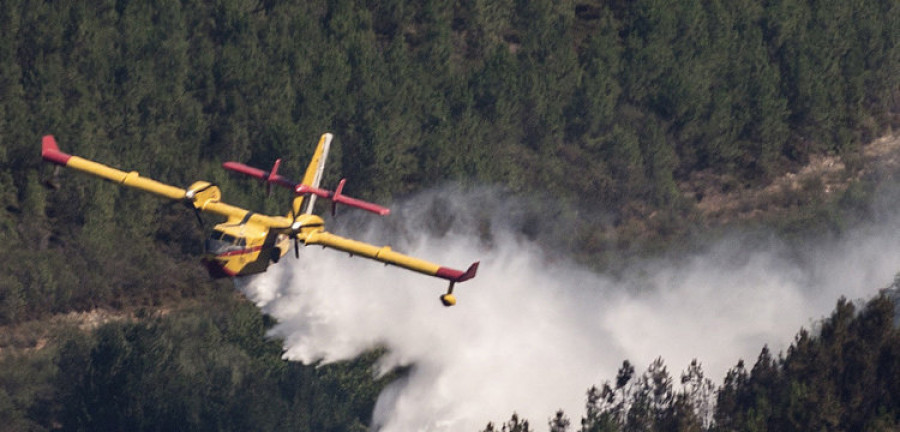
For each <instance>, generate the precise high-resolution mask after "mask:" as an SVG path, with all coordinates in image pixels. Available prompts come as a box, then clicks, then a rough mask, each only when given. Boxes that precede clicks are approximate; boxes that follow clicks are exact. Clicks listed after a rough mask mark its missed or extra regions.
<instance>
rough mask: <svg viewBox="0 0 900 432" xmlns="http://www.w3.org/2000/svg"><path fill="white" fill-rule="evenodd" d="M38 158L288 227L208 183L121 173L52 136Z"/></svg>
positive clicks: (285, 220) (196, 206) (288, 221)
mask: <svg viewBox="0 0 900 432" xmlns="http://www.w3.org/2000/svg"><path fill="white" fill-rule="evenodd" d="M41 157H43V158H44V160H45V161H47V162H51V163H54V164H56V165H59V166H63V167H66V168H72V169H75V170H78V171H82V172H85V173H88V174H91V175H93V176H96V177H100V178H103V179H106V180H109V181H111V182H113V183H118V184H121V185H122V186H127V187H131V188H135V189H139V190H142V191H145V192H149V193H152V194H154V195H157V196H161V197H163V198H168V199H171V200H175V201H182V202H184V203H185V204H188V205H190V206H191V207H193V208H194V209H196V210H197V211H202V212H206V213H212V214H217V215H220V216H225V217H227V218H228V219H237V220H242V221H245V222H255V223H259V224H262V225H265V226H269V227H273V228H282V229H284V228H289V227H290V225H291V222H292V221H291V219H288V218H285V217H280V216H278V217H273V216H266V215H262V214H258V213H253V212H251V211H249V210H247V209H244V208H240V207H236V206H233V205H230V204H226V203H223V202H222V201H220V200H221V196H222V195H221V192H220V191H219V188H218V187H217V186H215V185H213V184H211V183H208V182H196V183H194V184H193V185H191V186H190V187H188V188H187V189H182V188H179V187H176V186H170V185H167V184H165V183H160V182H158V181H156V180H153V179H149V178H147V177H141V175H140V174H139V173H138V172H137V171H130V172H125V171H121V170H118V169H115V168H111V167H108V166H106V165H103V164H100V163H97V162H93V161H90V160H87V159H84V158H81V157H78V156H72V155H69V154H66V153H63V152H62V151H60V150H59V146H58V145H57V144H56V139H55V138H54V137H53V135H45V136H44V138H43V140H42V143H41Z"/></svg>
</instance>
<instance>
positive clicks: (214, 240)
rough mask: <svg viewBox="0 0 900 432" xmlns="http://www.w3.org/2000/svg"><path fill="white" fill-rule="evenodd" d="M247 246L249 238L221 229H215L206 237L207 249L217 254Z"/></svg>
mask: <svg viewBox="0 0 900 432" xmlns="http://www.w3.org/2000/svg"><path fill="white" fill-rule="evenodd" d="M246 246H247V239H245V238H243V237H235V236H233V235H231V234H226V233H223V232H219V231H213V232H212V234H210V236H209V238H208V239H206V251H207V252H209V253H212V254H216V255H218V254H222V253H226V252H231V251H236V250H241V249H243V248H244V247H246Z"/></svg>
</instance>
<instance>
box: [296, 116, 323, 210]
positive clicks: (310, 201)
mask: <svg viewBox="0 0 900 432" xmlns="http://www.w3.org/2000/svg"><path fill="white" fill-rule="evenodd" d="M332 138H333V135H331V134H330V133H325V134H322V137H321V138H319V145H318V146H317V147H316V152H315V153H313V157H312V159H311V160H310V161H309V167H307V168H306V174H305V175H304V176H303V181H302V182H301V183H300V184H301V185H305V186H308V187H312V188H314V189H318V188H319V184H320V183H322V173H323V172H324V171H325V160H326V159H328V149H329V148H331V139H332ZM315 204H316V195H315V194H308V195H306V196H302V195H298V196H297V197H295V198H294V202H293V208H292V210H293V211H292V214H295V215H297V214H300V213H301V212H302V213H306V214H312V212H313V206H315Z"/></svg>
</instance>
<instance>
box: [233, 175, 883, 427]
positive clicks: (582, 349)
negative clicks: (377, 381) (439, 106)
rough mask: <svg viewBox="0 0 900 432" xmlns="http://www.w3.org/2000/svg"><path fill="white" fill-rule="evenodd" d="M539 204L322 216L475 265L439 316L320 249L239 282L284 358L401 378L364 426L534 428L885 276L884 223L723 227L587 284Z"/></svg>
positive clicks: (404, 291) (490, 195) (490, 193)
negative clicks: (630, 381)
mask: <svg viewBox="0 0 900 432" xmlns="http://www.w3.org/2000/svg"><path fill="white" fill-rule="evenodd" d="M544 202H545V204H547V205H548V207H546V208H544V209H539V210H540V211H537V212H535V211H534V206H532V205H528V206H526V205H523V204H522V202H521V201H519V200H515V199H510V198H507V195H505V194H502V193H500V192H498V191H496V190H492V189H479V190H475V191H466V192H463V191H460V190H456V189H446V188H444V189H439V190H433V191H430V192H426V193H422V194H419V195H417V196H414V197H411V198H409V199H407V200H405V201H404V202H402V203H400V204H399V205H395V208H394V210H395V211H394V214H393V215H392V216H390V217H389V218H388V219H385V220H374V219H371V218H363V217H360V216H358V215H356V214H349V213H346V212H345V215H342V216H339V218H338V220H337V221H332V223H331V228H332V230H333V231H334V232H336V233H338V234H342V235H348V236H352V237H356V238H361V239H363V240H367V241H369V242H373V243H376V244H391V245H392V246H393V247H394V249H395V250H399V251H402V252H405V253H409V254H412V255H414V256H418V257H423V258H427V259H429V260H433V261H435V262H438V263H441V264H443V265H448V266H452V267H456V268H465V267H466V266H468V265H469V264H470V263H471V262H472V261H475V260H480V261H481V267H480V270H479V273H478V277H476V278H475V279H473V280H472V281H469V282H466V283H464V284H461V285H459V286H458V287H457V289H456V294H457V298H458V300H459V303H458V305H457V306H455V307H452V308H444V307H443V306H441V305H440V302H439V301H438V296H439V295H440V294H441V293H442V292H443V290H444V289H445V288H446V287H445V285H444V283H443V281H441V280H438V279H434V278H429V277H426V276H423V275H419V274H415V273H411V272H407V271H403V270H401V269H397V268H394V267H389V266H388V267H386V266H383V265H380V264H378V263H375V262H372V261H369V260H365V259H361V258H350V257H348V256H347V254H344V253H340V252H336V251H331V250H322V249H321V248H318V247H309V248H304V249H303V250H302V251H301V255H300V260H294V259H292V257H291V259H285V260H283V261H282V262H281V263H279V264H278V265H275V266H273V267H272V268H271V269H270V271H269V272H267V273H265V274H263V275H260V276H258V277H255V278H253V279H250V280H245V281H243V282H239V287H240V288H241V290H242V291H243V292H244V293H245V295H247V297H248V298H250V299H251V300H252V301H254V302H255V303H256V304H257V305H258V306H259V307H260V308H261V309H262V310H263V311H264V312H265V313H267V314H270V315H271V316H273V317H275V318H276V319H277V321H278V324H277V325H276V326H275V327H274V328H273V329H272V331H271V334H272V335H273V336H275V337H278V338H282V339H283V340H284V349H285V352H284V356H285V358H287V359H289V360H294V361H301V362H304V363H313V362H317V361H318V362H323V363H329V362H336V361H340V360H346V359H351V358H353V357H355V356H357V355H359V354H360V353H363V352H365V351H367V350H371V349H373V348H379V347H380V348H384V350H385V354H384V356H383V357H382V358H381V359H380V360H379V362H378V365H377V368H378V371H376V373H385V372H387V371H390V370H395V369H396V368H400V367H403V368H404V369H403V370H404V373H403V374H402V376H401V378H399V379H398V380H396V381H394V382H392V383H391V384H390V385H389V386H388V387H387V388H386V389H385V390H384V391H383V392H382V394H381V395H380V397H379V399H378V402H377V404H376V407H375V412H374V413H373V420H372V421H373V429H375V430H382V431H414V430H426V431H432V430H434V431H441V430H447V431H465V430H469V431H476V430H480V429H481V428H483V427H484V425H485V424H486V423H487V422H488V421H502V420H503V419H506V418H509V416H510V414H512V413H513V412H514V411H515V412H517V413H518V414H519V415H520V417H524V418H528V419H530V420H531V421H532V424H536V425H540V424H544V422H545V421H546V420H547V419H549V418H550V417H551V416H552V415H553V414H554V413H555V411H556V410H558V409H560V408H562V409H564V410H565V411H566V412H567V413H568V415H569V416H570V417H572V418H574V419H577V418H578V417H579V416H580V415H582V414H583V406H584V401H585V398H584V395H585V392H586V390H587V389H588V388H589V387H590V386H591V385H595V384H601V383H603V382H604V381H607V380H611V379H614V377H615V374H616V371H617V369H618V367H619V366H620V365H621V364H622V361H623V360H626V359H628V360H630V361H631V362H632V363H633V364H635V365H636V366H637V368H638V370H641V369H642V368H645V367H646V366H647V365H649V364H650V363H651V362H652V361H653V360H654V359H656V358H657V357H662V358H663V359H664V360H665V362H666V364H667V365H668V367H669V370H670V371H672V372H673V374H674V375H676V376H677V374H678V372H679V371H681V370H683V369H685V368H686V367H687V366H688V364H689V363H690V362H691V360H692V359H698V360H699V361H700V362H701V363H702V366H703V369H704V371H705V372H706V375H707V376H708V377H711V378H713V379H714V380H721V378H722V377H723V376H724V374H725V372H726V371H727V370H728V369H729V368H730V367H732V366H734V365H735V364H736V363H737V361H738V360H739V359H742V358H743V359H745V360H747V361H750V362H751V363H752V361H753V360H755V357H756V355H757V354H758V353H759V351H760V349H761V348H762V347H763V345H766V344H768V345H769V346H770V347H771V348H772V349H773V350H774V351H775V352H778V351H780V350H783V349H785V348H786V347H787V345H788V344H789V343H790V342H791V340H792V338H793V336H794V334H796V332H797V331H798V330H799V329H800V328H801V327H803V326H806V327H810V326H811V325H812V324H813V320H815V319H817V318H820V317H822V316H823V315H824V314H827V313H828V312H829V311H830V309H831V308H832V307H833V306H834V304H835V301H836V300H837V299H838V297H840V296H842V295H843V296H846V297H848V298H851V299H855V298H859V297H868V296H870V295H871V294H873V293H874V292H875V291H876V290H877V288H878V287H883V286H886V285H887V284H889V283H890V281H891V280H892V278H893V275H894V274H895V273H896V272H897V268H898V261H897V257H898V256H900V254H898V252H900V241H898V240H900V239H898V235H897V234H896V233H897V232H898V230H897V228H898V227H897V225H898V224H897V219H896V218H893V217H891V216H890V215H888V216H886V217H882V218H881V222H880V223H878V224H874V225H867V226H865V227H861V228H858V229H854V230H851V232H849V233H848V234H847V235H845V236H842V238H840V239H829V240H821V241H817V242H808V243H806V244H804V245H796V244H791V243H790V242H786V241H784V240H781V239H778V238H776V237H775V236H772V235H760V234H759V233H754V234H734V235H728V236H725V237H723V238H721V239H719V240H716V241H715V242H713V243H711V244H706V245H705V246H702V247H700V248H699V249H698V250H697V251H696V252H691V253H689V254H681V255H680V256H674V257H668V258H657V259H652V260H642V261H641V262H634V263H628V264H627V265H626V266H625V267H624V268H623V269H621V270H619V271H617V272H616V276H615V277H613V276H610V275H604V274H596V273H593V272H591V271H588V270H587V269H585V268H583V267H582V266H579V265H577V264H574V263H573V262H572V261H570V260H569V259H567V258H566V257H565V256H563V255H561V254H559V253H558V252H556V249H555V248H547V247H546V245H548V244H554V242H556V244H562V243H565V240H566V236H567V235H573V234H571V233H572V232H573V231H574V230H573V229H572V227H571V226H570V225H567V224H568V223H569V222H571V221H564V220H563V221H560V220H559V219H556V218H555V216H554V212H553V210H552V209H553V206H552V204H553V202H552V201H549V200H544ZM592 217H597V218H601V217H602V216H600V215H599V213H597V214H593V216H592ZM562 222H565V223H562ZM529 230H530V232H531V233H532V234H530V235H522V232H529ZM560 242H562V243H560ZM575 422H576V423H577V420H575Z"/></svg>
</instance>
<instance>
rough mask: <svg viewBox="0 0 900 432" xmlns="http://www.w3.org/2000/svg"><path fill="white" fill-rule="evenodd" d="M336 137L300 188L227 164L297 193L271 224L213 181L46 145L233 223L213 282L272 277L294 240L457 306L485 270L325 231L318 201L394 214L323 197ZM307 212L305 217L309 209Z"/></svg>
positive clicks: (212, 258)
mask: <svg viewBox="0 0 900 432" xmlns="http://www.w3.org/2000/svg"><path fill="white" fill-rule="evenodd" d="M330 142H331V134H324V135H322V138H321V139H320V140H319V144H318V146H317V148H316V152H315V153H314V155H313V158H312V160H311V161H310V164H309V167H308V168H307V171H306V174H305V176H304V178H303V181H302V182H300V183H294V182H291V181H290V180H287V179H285V178H284V177H282V176H280V175H278V174H277V173H276V171H277V169H278V166H279V164H280V160H278V161H276V163H275V165H274V166H273V168H272V170H271V171H270V172H265V171H262V170H259V169H256V168H252V167H248V166H246V165H243V164H239V163H236V162H226V163H225V164H224V166H225V168H227V169H229V170H232V171H236V172H240V173H242V174H246V175H250V176H252V177H257V178H259V179H261V180H264V181H266V183H268V184H276V185H280V186H283V187H287V188H289V189H292V190H293V192H294V194H295V197H294V200H293V203H292V206H291V211H290V212H289V213H288V214H287V215H286V216H268V215H263V214H259V213H254V212H252V211H249V210H247V209H243V208H240V207H237V206H233V205H230V204H226V203H224V202H222V201H221V199H222V193H221V190H220V189H219V187H218V186H216V185H213V184H211V183H209V182H206V181H198V182H195V183H193V184H192V185H191V186H189V187H188V188H187V189H182V188H179V187H175V186H170V185H167V184H164V183H160V182H158V181H156V180H152V179H149V178H146V177H141V175H140V174H139V173H138V172H136V171H131V172H125V171H121V170H118V169H115V168H111V167H108V166H106V165H103V164H100V163H97V162H93V161H90V160H87V159H84V158H81V157H78V156H72V155H69V154H66V153H63V152H61V151H60V150H59V147H58V145H57V144H56V140H55V139H54V137H53V136H52V135H47V136H44V137H43V142H42V147H41V155H42V157H43V158H44V160H45V161H47V162H51V163H54V164H56V165H60V166H63V167H67V168H72V169H75V170H78V171H83V172H86V173H88V174H91V175H94V176H97V177H100V178H103V179H106V180H109V181H112V182H115V183H119V184H121V185H123V186H128V187H131V188H135V189H139V190H143V191H147V192H150V193H153V194H155V195H159V196H162V197H165V198H169V199H172V200H176V201H182V202H184V203H185V204H186V205H188V206H190V207H192V208H193V209H194V210H196V211H198V212H204V213H210V214H215V215H219V216H224V217H225V218H226V221H225V222H223V223H219V224H217V225H215V227H213V230H212V233H211V235H210V237H209V238H208V239H207V240H206V251H207V253H206V256H205V257H204V263H205V265H206V266H207V268H208V269H209V272H210V275H212V276H213V277H234V276H244V275H249V274H254V273H261V272H264V271H266V269H267V268H268V266H269V264H270V263H272V262H277V261H278V260H279V259H280V258H281V257H282V256H284V255H285V254H286V253H287V251H288V249H289V248H290V243H291V240H295V241H297V242H298V243H302V244H303V245H321V246H324V247H328V248H332V249H337V250H341V251H344V252H348V253H350V254H351V255H359V256H363V257H366V258H370V259H373V260H376V261H380V262H383V263H385V264H392V265H396V266H398V267H402V268H405V269H408V270H412V271H415V272H419V273H423V274H426V275H430V276H435V277H439V278H442V279H446V280H448V281H450V288H449V289H448V291H447V293H446V294H444V295H442V296H441V302H442V303H443V304H444V305H445V306H452V305H454V304H456V298H455V297H454V295H453V286H454V284H455V283H457V282H464V281H466V280H469V279H472V278H473V277H475V274H476V272H477V270H478V263H477V262H476V263H474V264H472V265H471V266H470V267H469V268H468V269H467V270H466V271H461V270H455V269H452V268H448V267H443V266H440V265H437V264H434V263H430V262H428V261H425V260H421V259H418V258H414V257H411V256H408V255H404V254H401V253H398V252H394V251H393V250H391V248H390V247H388V246H381V247H379V246H375V245H371V244H367V243H364V242H360V241H356V240H352V239H348V238H343V237H340V236H337V235H334V234H331V233H329V232H327V231H325V223H324V221H323V220H322V218H321V217H319V216H317V215H314V214H312V209H313V204H314V202H315V198H316V197H322V198H325V199H330V200H332V203H333V204H335V203H341V204H345V205H350V206H353V207H357V208H361V209H364V210H367V211H371V212H373V213H377V214H381V215H386V214H388V212H389V210H388V209H386V208H384V207H381V206H378V205H376V204H372V203H367V202H365V201H361V200H357V199H354V198H350V197H347V196H345V195H343V194H342V193H341V191H342V189H343V185H344V181H343V180H342V181H341V183H340V185H339V186H338V189H337V190H336V191H334V192H332V191H327V190H324V189H319V187H318V186H319V182H320V181H321V178H322V170H323V167H324V162H325V159H326V157H327V154H328V147H329V144H330ZM304 206H305V207H306V209H305V211H303V210H304V209H303V207H304Z"/></svg>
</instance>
